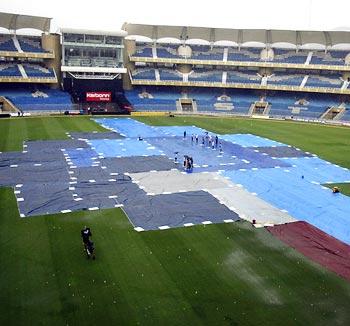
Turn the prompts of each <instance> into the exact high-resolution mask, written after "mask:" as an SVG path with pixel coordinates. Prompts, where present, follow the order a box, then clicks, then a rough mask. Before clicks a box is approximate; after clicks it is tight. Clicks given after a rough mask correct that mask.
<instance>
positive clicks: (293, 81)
mask: <svg viewBox="0 0 350 326" xmlns="http://www.w3.org/2000/svg"><path fill="white" fill-rule="evenodd" d="M304 77H305V75H302V74H287V73H286V72H277V71H276V72H274V73H273V75H271V76H269V77H268V79H267V84H268V85H287V86H300V84H301V82H302V81H303V79H304Z"/></svg>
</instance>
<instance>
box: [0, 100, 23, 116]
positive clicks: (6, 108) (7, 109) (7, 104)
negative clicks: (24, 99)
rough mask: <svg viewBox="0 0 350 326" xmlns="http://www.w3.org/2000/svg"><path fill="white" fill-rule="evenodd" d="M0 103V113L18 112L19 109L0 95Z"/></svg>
mask: <svg viewBox="0 0 350 326" xmlns="http://www.w3.org/2000/svg"><path fill="white" fill-rule="evenodd" d="M0 103H2V104H3V108H2V112H0V113H8V112H10V113H18V112H20V110H19V109H18V108H17V107H16V105H14V104H13V103H12V101H10V100H9V99H8V98H6V97H5V96H0Z"/></svg>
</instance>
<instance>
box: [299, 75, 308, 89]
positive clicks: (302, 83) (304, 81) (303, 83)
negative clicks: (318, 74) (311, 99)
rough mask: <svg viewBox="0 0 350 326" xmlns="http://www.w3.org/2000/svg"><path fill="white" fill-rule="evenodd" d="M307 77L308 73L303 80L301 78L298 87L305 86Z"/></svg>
mask: <svg viewBox="0 0 350 326" xmlns="http://www.w3.org/2000/svg"><path fill="white" fill-rule="evenodd" d="M308 79H309V75H306V76H305V77H304V78H303V80H302V82H301V84H300V88H304V86H305V84H306V83H307V80H308Z"/></svg>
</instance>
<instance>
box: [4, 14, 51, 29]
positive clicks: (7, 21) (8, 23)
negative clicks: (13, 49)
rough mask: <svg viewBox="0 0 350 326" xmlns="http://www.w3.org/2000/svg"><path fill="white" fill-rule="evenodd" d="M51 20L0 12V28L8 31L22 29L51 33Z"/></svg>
mask: <svg viewBox="0 0 350 326" xmlns="http://www.w3.org/2000/svg"><path fill="white" fill-rule="evenodd" d="M50 24H51V18H48V17H39V16H29V15H18V14H11V13H6V12H0V27H3V28H6V29H8V30H15V31H16V30H18V29H21V28H33V29H38V30H40V31H43V32H49V31H50Z"/></svg>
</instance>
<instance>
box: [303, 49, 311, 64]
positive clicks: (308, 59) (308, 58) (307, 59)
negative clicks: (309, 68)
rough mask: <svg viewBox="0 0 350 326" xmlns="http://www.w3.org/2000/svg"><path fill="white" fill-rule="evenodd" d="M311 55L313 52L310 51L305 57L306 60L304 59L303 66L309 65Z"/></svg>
mask: <svg viewBox="0 0 350 326" xmlns="http://www.w3.org/2000/svg"><path fill="white" fill-rule="evenodd" d="M312 55H313V52H312V51H310V52H309V54H308V55H307V58H306V61H305V64H306V65H309V64H310V61H311V59H312Z"/></svg>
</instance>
